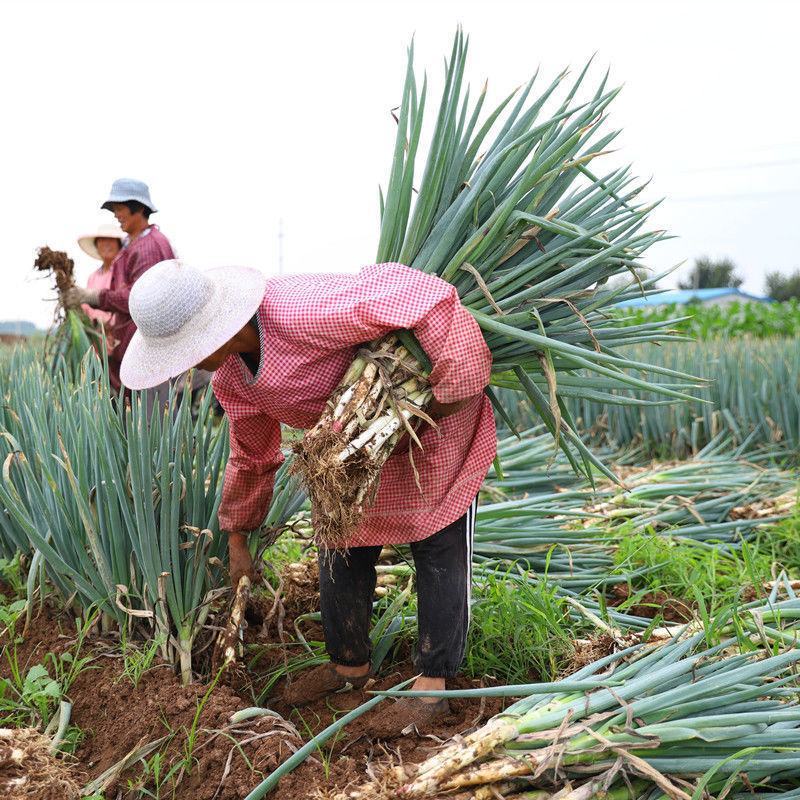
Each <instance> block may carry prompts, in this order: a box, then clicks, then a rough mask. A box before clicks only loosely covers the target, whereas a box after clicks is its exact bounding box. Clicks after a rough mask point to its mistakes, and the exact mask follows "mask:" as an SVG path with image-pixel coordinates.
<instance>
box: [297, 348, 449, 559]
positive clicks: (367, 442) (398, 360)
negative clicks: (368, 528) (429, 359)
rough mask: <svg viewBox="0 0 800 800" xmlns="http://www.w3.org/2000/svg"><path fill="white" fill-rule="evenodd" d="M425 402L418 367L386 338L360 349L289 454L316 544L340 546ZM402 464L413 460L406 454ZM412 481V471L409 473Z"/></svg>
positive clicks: (426, 390)
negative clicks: (310, 513)
mask: <svg viewBox="0 0 800 800" xmlns="http://www.w3.org/2000/svg"><path fill="white" fill-rule="evenodd" d="M432 397H433V395H432V392H431V389H430V385H429V384H428V380H427V376H426V375H425V373H424V370H423V368H422V366H421V365H420V364H419V362H418V361H417V360H416V359H415V358H414V357H413V356H412V355H411V354H410V353H409V351H408V350H407V349H406V348H405V347H404V346H403V345H402V344H401V343H400V341H399V339H398V337H397V336H396V335H394V334H391V335H389V336H386V337H384V338H383V339H380V340H378V341H377V342H373V343H372V344H371V345H370V346H369V347H368V348H365V349H362V350H361V351H360V352H359V354H358V356H357V357H356V359H355V360H354V362H353V364H352V365H351V366H350V368H349V369H348V370H347V373H346V374H345V376H344V378H343V379H342V382H341V384H340V385H339V388H338V389H337V390H336V392H335V393H334V395H333V396H332V397H331V399H330V400H329V401H328V403H327V406H326V408H325V411H324V412H323V413H322V416H321V417H320V419H319V421H318V422H317V424H316V425H315V426H314V427H313V428H311V429H310V430H309V431H307V432H306V434H305V436H304V437H303V440H302V442H300V443H299V444H298V445H296V446H295V452H296V453H297V458H296V459H295V464H294V469H295V471H297V472H298V473H299V474H300V475H301V477H302V479H303V483H304V484H305V487H306V489H307V491H308V494H309V496H310V498H311V501H312V508H313V522H314V528H315V532H316V534H317V538H318V540H319V543H320V544H321V545H323V546H325V547H343V546H346V545H347V543H348V540H349V539H350V537H351V536H352V534H353V533H354V532H355V531H356V529H357V528H358V525H359V523H360V521H361V518H362V515H363V513H364V510H365V508H367V507H368V506H369V505H370V504H371V503H372V501H373V500H374V498H375V495H376V493H377V489H378V480H379V476H380V471H381V468H382V467H383V465H384V464H385V463H386V461H387V460H388V459H389V457H390V456H391V454H392V452H393V451H394V448H395V446H396V445H397V443H398V442H399V441H400V439H401V438H402V437H403V436H404V435H406V434H407V435H408V436H409V437H410V439H411V444H412V446H413V445H417V446H418V447H419V446H421V444H420V440H419V437H418V435H417V433H416V431H415V427H416V425H417V423H418V421H423V422H427V423H429V424H433V420H431V418H430V417H429V416H428V415H427V414H426V413H425V408H426V407H427V406H428V404H429V403H430V402H431V399H432ZM409 458H411V460H412V464H413V455H412V453H411V451H409ZM415 474H416V470H415Z"/></svg>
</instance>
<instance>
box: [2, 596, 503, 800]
mask: <svg viewBox="0 0 800 800" xmlns="http://www.w3.org/2000/svg"><path fill="white" fill-rule="evenodd" d="M300 605H302V606H303V607H304V608H305V609H307V608H308V604H307V603H301V604H300ZM255 611H256V614H255V615H256V617H258V616H261V614H262V613H263V608H261V609H256V610H255ZM283 627H284V629H285V630H286V631H291V630H293V620H292V619H291V618H290V617H289V616H288V615H287V616H286V617H285V618H284V626H283ZM305 630H307V631H308V633H309V636H310V637H311V638H314V637H315V636H318V635H319V632H318V631H315V630H314V629H313V628H311V629H309V628H308V626H306V627H305ZM284 636H287V634H284ZM247 638H248V640H249V642H250V643H251V644H256V643H257V644H263V645H265V646H268V645H276V644H278V643H279V642H278V639H277V632H276V631H275V630H274V626H273V629H272V630H269V631H268V633H267V635H266V638H264V626H263V625H259V626H253V627H251V629H250V631H249V633H248V637H247ZM74 641H75V634H74V623H73V622H72V621H71V620H70V619H69V617H68V616H67V615H63V614H58V613H56V612H55V611H53V610H51V609H45V611H44V613H43V614H41V615H40V616H38V617H37V618H35V619H34V620H33V622H32V624H31V626H30V629H29V630H28V631H27V633H26V635H25V637H24V639H23V640H22V641H20V642H18V644H17V646H16V659H17V663H18V664H19V665H20V668H21V671H22V672H23V674H24V673H25V672H26V671H27V668H29V667H30V666H33V665H34V664H37V663H41V662H42V661H43V659H44V658H45V656H46V655H47V653H54V654H59V653H63V652H65V651H66V650H67V649H69V648H70V647H71V646H72V645H73V644H74ZM0 644H2V645H3V646H4V647H5V648H6V649H9V648H8V644H9V643H8V642H7V641H4V642H0ZM292 649H293V648H292V647H289V648H288V651H289V652H290V653H291V651H292ZM274 650H275V654H274V655H273V658H281V657H282V656H279V655H277V653H278V652H280V649H279V648H274ZM83 654H91V655H92V656H93V661H92V663H91V665H90V668H88V669H86V670H85V671H83V672H82V673H81V674H80V675H79V677H78V679H77V680H76V682H75V684H74V685H73V686H72V688H71V690H70V692H69V699H70V701H71V702H72V703H73V709H72V718H71V722H72V724H74V725H77V726H78V727H79V728H80V730H81V731H82V734H83V738H82V740H81V742H80V744H79V746H78V748H77V750H76V752H75V757H74V758H71V757H65V759H64V763H66V764H67V765H68V767H69V769H68V771H67V774H68V776H70V777H71V778H72V779H73V780H74V781H75V782H77V783H78V784H80V785H85V784H86V783H88V782H89V781H92V780H96V779H98V778H99V777H100V776H102V775H103V774H104V773H106V771H107V770H109V769H111V768H112V767H114V766H115V765H118V764H119V763H120V761H121V760H122V759H124V758H126V757H127V756H128V755H129V754H130V753H131V752H133V751H135V750H136V749H137V748H140V747H142V746H144V745H147V744H148V743H151V742H156V741H158V740H163V741H162V742H161V743H160V746H159V749H160V750H161V751H162V752H163V753H164V754H165V756H166V759H165V762H166V764H167V766H166V767H164V768H163V771H164V772H166V771H168V769H169V768H170V765H175V764H180V762H181V761H182V759H184V758H185V757H186V755H187V748H188V747H189V745H188V741H189V738H190V735H191V732H192V731H193V730H194V731H196V737H195V742H194V745H193V747H192V749H191V757H190V759H189V762H188V763H189V765H190V766H189V768H185V767H184V768H183V769H180V768H178V770H177V772H176V775H175V778H176V782H177V788H176V789H175V791H174V794H173V790H172V786H171V785H170V788H169V790H168V792H167V793H166V794H165V795H164V796H166V797H169V798H174V800H241V798H244V797H245V796H246V795H247V794H248V793H249V792H250V790H252V789H253V788H254V787H255V786H256V785H257V784H258V783H259V782H260V781H261V780H262V778H263V777H265V776H266V775H267V774H269V773H270V772H271V771H272V770H274V769H275V768H276V767H277V766H278V765H279V764H280V763H282V762H283V761H284V760H286V758H288V757H289V756H290V755H291V754H292V753H293V752H294V751H295V750H296V749H297V747H299V746H300V745H301V744H302V742H303V741H304V740H306V741H307V740H308V738H310V736H312V735H313V734H316V733H318V732H319V731H321V730H323V729H324V728H325V727H327V726H328V725H329V724H331V723H332V722H333V721H334V720H335V719H337V718H339V717H340V716H341V715H342V714H343V713H346V712H347V711H350V710H352V709H353V708H356V707H357V706H358V705H360V704H361V703H363V702H365V701H366V700H368V699H370V697H372V695H370V694H368V691H369V690H370V689H384V688H390V687H391V686H394V685H395V684H397V683H399V682H400V681H401V680H404V679H406V678H409V677H412V676H413V674H414V671H413V667H412V666H411V663H410V661H403V662H402V663H400V664H396V665H394V666H393V667H391V668H389V669H386V670H384V672H383V673H382V674H381V675H379V676H378V677H377V678H376V679H375V681H374V683H371V684H369V685H368V686H366V687H364V689H361V690H357V691H348V692H342V693H338V694H334V695H332V696H329V697H327V698H324V699H322V700H319V701H317V702H316V703H313V704H311V705H309V706H306V707H304V708H302V709H292V708H291V707H289V706H287V705H286V704H285V703H283V702H282V701H281V699H280V696H281V694H282V691H283V687H284V685H285V680H283V679H282V680H281V681H279V682H278V683H277V684H276V685H275V686H274V687H273V690H272V692H271V694H270V697H269V698H268V699H267V701H266V705H268V706H269V708H271V709H272V710H273V711H276V712H278V713H279V714H280V715H281V716H282V717H284V719H285V720H286V721H287V722H288V723H289V724H285V723H282V722H281V721H280V720H276V719H275V718H273V717H260V718H259V719H256V720H250V721H248V722H246V723H242V724H237V725H234V724H232V723H231V721H230V718H231V714H233V713H235V712H236V711H239V710H241V709H244V708H247V707H251V706H252V705H253V702H254V701H253V690H257V689H258V686H259V683H261V681H262V675H261V674H260V673H259V671H258V670H263V669H267V668H268V665H269V659H267V660H266V661H264V660H262V661H261V662H260V663H259V668H258V670H257V671H255V672H254V673H249V672H247V671H245V670H241V671H240V672H239V673H238V674H237V675H235V676H232V678H233V679H232V681H231V683H232V685H227V684H222V683H220V684H219V685H217V686H215V687H214V688H213V689H211V690H210V691H209V685H208V684H201V683H194V684H191V685H189V686H182V685H181V683H180V680H179V678H178V676H176V675H175V673H174V671H173V669H172V667H170V666H168V665H156V666H154V667H153V668H151V669H150V670H149V671H147V672H146V673H144V675H143V676H142V678H141V680H140V681H139V683H138V685H137V686H136V687H134V686H133V684H132V682H131V681H130V680H129V678H128V677H126V676H125V675H124V674H123V663H122V658H121V657H120V649H119V644H118V643H117V642H115V641H114V640H113V639H111V638H103V637H100V636H98V637H95V638H91V639H88V640H87V641H86V643H85V645H84V651H83ZM9 672H10V667H9V662H8V660H7V659H6V658H3V659H2V661H0V675H3V676H4V677H8V676H9ZM480 685H481V683H480V682H479V681H473V680H469V679H465V678H461V679H456V680H454V681H453V682H452V684H451V686H452V688H469V687H476V686H480ZM386 702H387V703H391V701H386ZM500 703H501V701H499V700H495V699H489V700H485V701H481V700H453V701H452V703H451V712H450V714H449V715H448V716H447V717H445V718H444V719H442V721H441V723H440V724H437V725H436V727H435V728H433V729H432V730H427V731H421V732H414V731H412V732H410V733H409V734H408V735H406V736H404V737H402V738H399V739H394V740H391V741H384V742H381V741H373V740H371V739H370V738H369V737H368V736H367V735H366V734H365V730H366V729H367V727H368V725H369V721H370V719H371V717H372V716H373V715H374V714H376V713H379V712H380V711H381V709H383V708H385V707H386V704H379V705H378V707H377V708H376V709H374V710H373V711H371V712H368V713H367V714H365V715H364V716H363V717H361V718H360V719H358V720H357V721H355V722H354V723H353V724H351V725H350V726H348V728H347V729H346V731H345V732H344V733H343V734H342V735H341V736H340V737H339V738H338V739H337V740H336V741H335V742H329V743H328V744H327V745H326V746H325V747H324V748H323V749H322V751H321V752H319V753H317V754H316V756H315V757H312V758H310V759H308V760H307V761H306V762H305V763H304V764H302V765H301V766H300V767H299V768H298V769H297V770H296V771H295V772H294V773H292V774H290V775H288V776H287V777H285V778H284V779H283V780H282V781H281V783H280V785H279V786H278V788H277V790H276V791H275V792H274V793H273V794H274V796H275V797H279V798H281V800H295V798H297V800H300V798H303V799H305V798H309V797H314V796H315V795H320V796H321V795H323V794H325V793H326V792H328V791H330V790H332V789H342V788H344V787H345V786H347V785H349V784H351V783H353V782H354V781H358V780H359V779H361V778H363V777H364V776H365V775H366V769H367V765H368V764H370V763H375V762H379V761H382V760H386V759H389V758H392V759H401V760H402V761H403V762H404V763H413V762H416V761H420V760H422V759H424V758H426V757H427V756H428V755H429V754H430V752H431V750H432V749H433V748H435V747H436V746H437V745H438V743H439V742H441V741H442V740H445V739H447V738H449V737H450V736H452V735H453V734H456V733H459V732H462V731H465V730H467V729H469V728H471V727H474V726H476V725H478V724H480V723H482V722H483V721H485V720H486V719H487V718H488V717H490V716H492V715H493V714H495V713H497V712H498V711H499V710H500V708H501V705H500ZM198 709H200V710H199V713H198ZM293 729H294V731H296V732H297V733H299V734H300V736H298V735H296V734H295V733H293ZM165 737H166V738H165ZM151 755H152V754H151ZM2 777H3V773H2V767H0V780H2ZM142 788H147V789H150V790H151V791H152V789H153V783H152V779H150V780H148V779H146V778H143V765H142V763H141V762H136V763H133V765H132V766H129V767H128V768H126V769H123V770H122V771H118V772H117V773H116V774H113V775H111V776H109V777H108V779H107V781H106V784H105V787H104V790H103V791H104V796H105V798H107V800H111V798H114V800H138V798H142V797H145V796H147V795H143V794H142V792H141V791H140V790H141V789H142ZM5 796H8V797H13V795H5ZM19 796H20V797H21V798H22V797H26V795H19ZM63 797H64V798H65V800H66V798H68V795H63ZM52 798H53V800H61V796H59V795H58V794H57V793H56V794H53V795H52ZM69 800H71V798H69Z"/></svg>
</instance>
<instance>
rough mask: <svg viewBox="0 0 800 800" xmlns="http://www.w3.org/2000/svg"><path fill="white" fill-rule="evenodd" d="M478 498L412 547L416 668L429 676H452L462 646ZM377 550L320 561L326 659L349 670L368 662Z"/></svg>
mask: <svg viewBox="0 0 800 800" xmlns="http://www.w3.org/2000/svg"><path fill="white" fill-rule="evenodd" d="M477 506H478V500H477V498H476V499H475V500H473V502H472V505H471V506H470V507H469V508H468V509H467V512H466V514H464V516H463V517H461V518H460V519H457V520H456V521H455V522H453V523H452V524H450V525H448V526H447V527H446V528H444V529H442V530H441V531H439V532H438V533H435V534H433V535H432V536H429V537H428V538H427V539H423V540H422V541H419V542H412V543H411V554H412V555H413V556H414V565H415V567H416V572H417V626H418V629H419V643H418V645H417V651H416V654H415V659H414V663H415V666H416V669H418V670H419V671H420V672H421V673H422V674H423V675H425V676H426V677H429V678H449V677H452V676H453V675H455V674H457V672H458V669H459V667H460V666H461V661H462V659H463V658H464V651H465V648H466V644H467V631H468V629H469V619H470V600H471V590H472V537H473V534H474V531H475V511H476V509H477ZM381 549H382V547H381V546H380V545H376V546H374V547H353V548H351V549H350V550H348V551H346V552H343V551H341V550H329V551H327V553H326V554H322V553H320V557H319V594H320V607H321V609H322V629H323V631H324V633H325V646H326V649H327V651H328V655H329V656H330V657H331V661H333V662H334V663H335V664H341V665H342V666H347V667H356V666H360V665H362V664H366V663H367V662H368V661H369V660H370V640H369V626H370V618H371V616H372V599H373V596H374V593H375V583H376V580H377V575H376V572H375V565H376V564H377V562H378V558H379V556H380V554H381Z"/></svg>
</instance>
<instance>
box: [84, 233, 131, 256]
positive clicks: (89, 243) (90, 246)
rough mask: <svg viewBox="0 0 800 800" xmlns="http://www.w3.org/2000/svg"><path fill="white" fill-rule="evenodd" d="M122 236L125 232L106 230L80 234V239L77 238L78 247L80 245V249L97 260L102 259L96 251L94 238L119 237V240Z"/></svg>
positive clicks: (123, 236)
mask: <svg viewBox="0 0 800 800" xmlns="http://www.w3.org/2000/svg"><path fill="white" fill-rule="evenodd" d="M124 238H125V234H124V233H123V232H122V231H120V232H119V233H115V232H106V231H102V232H99V233H89V234H87V235H86V236H81V237H80V239H78V247H80V248H81V250H83V252H84V253H86V255H88V256H91V257H92V258H95V259H97V260H98V261H102V260H103V258H102V256H101V255H100V253H98V252H97V247H96V245H95V243H94V241H95V239H119V240H120V242H121V241H122V240H123V239H124Z"/></svg>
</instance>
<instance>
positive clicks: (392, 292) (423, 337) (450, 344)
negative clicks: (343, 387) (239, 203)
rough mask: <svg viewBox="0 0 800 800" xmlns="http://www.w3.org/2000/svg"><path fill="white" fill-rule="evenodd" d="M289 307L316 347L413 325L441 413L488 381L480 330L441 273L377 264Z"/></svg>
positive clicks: (297, 329) (295, 324) (297, 327)
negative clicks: (318, 299) (330, 291)
mask: <svg viewBox="0 0 800 800" xmlns="http://www.w3.org/2000/svg"><path fill="white" fill-rule="evenodd" d="M288 310H289V312H290V314H291V319H290V324H291V326H292V330H293V332H294V333H295V334H296V335H299V336H301V337H302V338H303V341H304V342H305V343H307V344H309V345H311V346H314V345H316V346H322V347H325V346H327V347H345V346H349V345H355V344H361V343H364V342H368V341H370V340H371V339H376V338H378V337H380V336H383V335H384V334H387V333H389V332H391V331H393V330H398V329H401V328H406V329H411V330H413V331H414V333H415V334H416V336H417V339H418V340H419V343H420V344H421V345H422V348H423V349H424V350H425V352H426V353H427V355H428V357H429V358H430V360H431V364H432V367H433V369H432V371H431V374H430V382H431V386H432V387H433V395H434V398H435V400H436V403H437V404H438V406H439V407H440V410H441V411H443V412H444V413H443V415H446V414H447V413H453V411H457V410H458V408H456V407H455V406H454V405H453V404H459V403H460V402H461V401H463V400H468V399H470V398H472V397H474V396H475V395H477V394H480V392H482V391H483V389H484V387H485V386H486V385H487V384H488V383H489V378H490V374H491V365H492V357H491V353H490V352H489V348H488V347H487V346H486V342H485V341H484V339H483V334H482V333H481V329H480V327H479V326H478V323H477V322H476V321H475V320H474V318H473V317H472V315H471V314H470V313H469V312H468V311H467V310H466V309H465V308H464V307H463V306H462V305H461V301H460V300H459V297H458V292H457V291H456V289H455V287H454V286H452V285H451V284H449V283H447V282H446V281H443V280H442V279H441V278H438V277H436V276H435V275H428V274H426V273H424V272H421V271H420V270H418V269H412V268H411V267H406V266H403V265H402V264H379V265H376V266H373V267H368V268H367V269H365V270H364V271H363V272H362V273H361V274H360V275H359V276H358V279H357V280H354V281H352V282H351V283H348V284H347V285H345V286H344V288H342V289H341V290H340V291H338V292H336V293H334V294H332V295H330V294H329V295H326V296H325V297H324V302H314V298H313V297H312V298H307V299H306V301H305V302H303V301H302V300H301V299H300V298H298V302H297V304H296V307H295V308H291V307H290V308H289V309H288ZM283 311H284V309H283V308H282V312H283Z"/></svg>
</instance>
